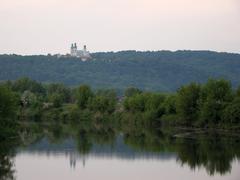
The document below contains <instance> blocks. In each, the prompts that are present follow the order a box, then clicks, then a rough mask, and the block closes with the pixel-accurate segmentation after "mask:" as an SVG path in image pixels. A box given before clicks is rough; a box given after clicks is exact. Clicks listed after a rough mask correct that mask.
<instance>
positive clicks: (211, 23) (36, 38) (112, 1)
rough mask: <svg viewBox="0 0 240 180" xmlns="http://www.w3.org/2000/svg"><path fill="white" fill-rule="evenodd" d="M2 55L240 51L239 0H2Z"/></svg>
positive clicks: (0, 5)
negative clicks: (81, 49)
mask: <svg viewBox="0 0 240 180" xmlns="http://www.w3.org/2000/svg"><path fill="white" fill-rule="evenodd" d="M0 23H1V26H0V54H3V53H16V54H47V53H67V52H68V51H69V46H70V44H71V43H72V42H77V43H78V44H79V45H81V46H82V45H83V44H86V45H87V46H88V49H89V50H90V51H93V52H96V51H119V50H129V49H131V50H163V49H164V50H178V49H191V50H216V51H227V52H237V53H240V0H0Z"/></svg>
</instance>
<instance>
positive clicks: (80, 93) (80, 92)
mask: <svg viewBox="0 0 240 180" xmlns="http://www.w3.org/2000/svg"><path fill="white" fill-rule="evenodd" d="M92 97H93V93H92V90H91V88H90V87H89V86H87V85H81V86H80V87H79V88H78V89H77V95H76V99H77V105H78V107H79V108H81V109H85V108H86V107H87V104H88V101H89V100H90V99H91V98H92Z"/></svg>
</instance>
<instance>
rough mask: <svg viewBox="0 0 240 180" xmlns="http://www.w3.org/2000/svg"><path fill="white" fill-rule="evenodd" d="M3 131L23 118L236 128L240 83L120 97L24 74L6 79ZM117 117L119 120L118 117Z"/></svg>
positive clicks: (0, 90)
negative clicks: (237, 86)
mask: <svg viewBox="0 0 240 180" xmlns="http://www.w3.org/2000/svg"><path fill="white" fill-rule="evenodd" d="M0 118H1V119H0V125H1V126H0V128H1V129H0V130H1V131H0V132H1V133H0V134H1V135H0V136H1V138H4V137H8V136H9V135H8V134H9V133H11V132H16V131H15V128H16V127H17V122H22V121H27V120H30V121H35V122H42V121H47V122H54V123H57V122H64V123H69V122H71V123H78V124H79V125H82V126H87V125H89V124H94V125H95V126H99V127H100V126H103V125H104V126H105V125H106V124H107V123H109V124H113V123H117V124H119V123H120V124H128V125H129V127H134V126H139V127H146V126H150V127H154V128H156V127H157V128H160V127H161V126H163V125H172V126H185V127H186V126H187V127H218V128H223V127H224V128H225V127H226V128H235V129H238V128H239V125H240V88H238V89H237V90H235V89H232V87H231V84H230V82H229V81H226V80H221V79H220V80H214V79H210V80H209V81H208V82H207V83H206V84H203V85H201V84H198V83H191V84H189V85H186V86H182V87H181V88H179V90H178V91H177V92H176V93H157V92H155V93H154V92H144V91H141V90H139V89H137V88H128V89H127V90H126V91H125V94H124V97H122V98H118V97H117V94H116V91H114V90H111V89H110V90H92V89H91V88H90V87H89V86H87V85H81V86H79V87H75V88H70V87H67V86H65V85H63V84H58V83H54V84H42V83H39V82H37V81H34V80H31V79H28V78H21V79H18V80H16V81H6V82H3V83H1V84H0ZM113 121H116V122H113Z"/></svg>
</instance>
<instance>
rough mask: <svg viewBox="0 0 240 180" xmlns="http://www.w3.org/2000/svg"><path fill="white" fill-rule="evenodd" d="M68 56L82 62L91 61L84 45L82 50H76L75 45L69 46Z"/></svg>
mask: <svg viewBox="0 0 240 180" xmlns="http://www.w3.org/2000/svg"><path fill="white" fill-rule="evenodd" d="M70 55H71V57H77V58H80V59H81V60H82V61H87V60H90V59H91V55H90V52H89V51H87V46H86V45H84V46H83V49H82V50H78V48H77V44H76V43H74V44H72V45H71V49H70Z"/></svg>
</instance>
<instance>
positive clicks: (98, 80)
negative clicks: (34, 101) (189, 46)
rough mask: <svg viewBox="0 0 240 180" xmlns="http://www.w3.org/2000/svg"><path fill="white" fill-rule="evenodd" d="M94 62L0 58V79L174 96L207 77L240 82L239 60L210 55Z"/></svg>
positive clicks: (114, 55) (131, 56)
mask: <svg viewBox="0 0 240 180" xmlns="http://www.w3.org/2000/svg"><path fill="white" fill-rule="evenodd" d="M91 56H92V57H93V60H91V61H86V62H82V61H80V60H79V59H75V58H58V57H57V56H17V55H0V79H1V80H6V79H10V80H16V79H18V78H21V77H29V78H31V79H35V80H37V81H39V82H44V83H48V82H61V83H64V84H66V85H71V86H77V85H79V84H88V85H90V86H91V87H93V88H94V89H99V88H114V89H120V90H124V89H126V88H127V87H129V86H133V87H137V88H140V89H144V90H147V91H167V92H169V91H171V92H174V91H176V90H177V88H179V87H180V86H181V85H183V84H187V83H189V82H201V83H202V82H206V81H207V79H208V78H209V77H214V78H220V77H221V78H226V79H228V80H231V82H232V83H233V85H234V87H236V85H237V84H239V83H240V80H239V72H240V61H239V59H240V55H239V54H229V53H217V52H209V51H176V52H171V51H156V52H150V51H148V52H138V51H122V52H107V53H93V54H91Z"/></svg>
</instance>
